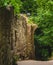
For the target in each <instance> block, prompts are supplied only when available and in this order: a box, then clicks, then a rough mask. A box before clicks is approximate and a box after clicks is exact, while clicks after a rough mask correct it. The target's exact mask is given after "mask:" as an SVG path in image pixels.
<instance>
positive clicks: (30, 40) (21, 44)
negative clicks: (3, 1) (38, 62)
mask: <svg viewBox="0 0 53 65" xmlns="http://www.w3.org/2000/svg"><path fill="white" fill-rule="evenodd" d="M36 28H37V25H35V24H28V19H27V17H26V16H24V15H22V14H21V15H20V16H15V18H14V22H13V23H12V25H11V40H12V43H13V44H12V47H13V48H12V50H14V53H15V55H17V56H18V57H19V60H26V59H34V56H35V52H34V31H35V29H36Z"/></svg>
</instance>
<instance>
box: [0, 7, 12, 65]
mask: <svg viewBox="0 0 53 65" xmlns="http://www.w3.org/2000/svg"><path fill="white" fill-rule="evenodd" d="M12 20H13V8H12V7H1V8H0V65H12V56H11V55H12V54H11V44H10V31H11V22H12Z"/></svg>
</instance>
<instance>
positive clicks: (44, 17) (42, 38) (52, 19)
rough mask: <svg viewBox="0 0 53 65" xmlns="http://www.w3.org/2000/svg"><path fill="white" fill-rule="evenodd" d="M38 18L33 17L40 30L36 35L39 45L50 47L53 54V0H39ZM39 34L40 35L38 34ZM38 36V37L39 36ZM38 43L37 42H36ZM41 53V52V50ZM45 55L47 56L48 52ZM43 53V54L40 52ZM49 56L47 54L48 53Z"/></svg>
mask: <svg viewBox="0 0 53 65" xmlns="http://www.w3.org/2000/svg"><path fill="white" fill-rule="evenodd" d="M37 4H38V8H37V16H35V17H33V18H32V20H33V21H34V23H37V24H38V26H39V28H40V29H39V30H40V31H42V32H41V33H39V32H40V31H37V32H36V33H35V39H38V44H40V45H41V46H42V44H43V45H46V46H47V45H49V46H50V47H51V53H52V52H53V1H52V0H37ZM38 33H39V34H38ZM37 34H38V35H37ZM35 42H36V41H35ZM39 51H40V50H39ZM41 51H42V54H43V58H44V56H45V53H46V50H45V51H44V53H43V50H41ZM40 53H41V52H40ZM46 54H47V53H46Z"/></svg>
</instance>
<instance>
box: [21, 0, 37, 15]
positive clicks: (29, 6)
mask: <svg viewBox="0 0 53 65" xmlns="http://www.w3.org/2000/svg"><path fill="white" fill-rule="evenodd" d="M21 1H22V0H21ZM36 8H37V4H36V1H35V0H23V1H22V7H21V12H22V13H30V14H31V15H35V14H36Z"/></svg>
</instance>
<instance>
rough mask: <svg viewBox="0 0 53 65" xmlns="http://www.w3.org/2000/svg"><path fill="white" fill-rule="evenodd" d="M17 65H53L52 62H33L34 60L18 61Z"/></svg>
mask: <svg viewBox="0 0 53 65" xmlns="http://www.w3.org/2000/svg"><path fill="white" fill-rule="evenodd" d="M17 64H18V65H53V60H52V61H34V60H28V61H18V62H17Z"/></svg>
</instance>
